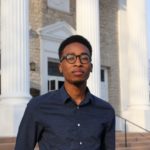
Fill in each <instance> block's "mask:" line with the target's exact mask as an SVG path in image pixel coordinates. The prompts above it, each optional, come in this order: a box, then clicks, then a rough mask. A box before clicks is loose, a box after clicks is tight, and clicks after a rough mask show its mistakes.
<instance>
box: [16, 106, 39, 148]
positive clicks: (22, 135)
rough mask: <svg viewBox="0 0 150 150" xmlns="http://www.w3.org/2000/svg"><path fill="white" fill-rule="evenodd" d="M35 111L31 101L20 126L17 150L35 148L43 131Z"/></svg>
mask: <svg viewBox="0 0 150 150" xmlns="http://www.w3.org/2000/svg"><path fill="white" fill-rule="evenodd" d="M34 111H35V109H34V108H33V105H32V104H31V103H29V104H28V105H27V108H26V110H25V113H24V115H23V118H22V121H21V123H20V126H19V130H18V135H17V139H16V145H15V150H34V147H35V145H36V143H37V141H38V138H39V135H40V132H41V129H40V127H39V125H38V123H37V121H36V119H35V115H34V114H35V112H34Z"/></svg>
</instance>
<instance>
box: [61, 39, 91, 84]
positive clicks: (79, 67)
mask: <svg viewBox="0 0 150 150" xmlns="http://www.w3.org/2000/svg"><path fill="white" fill-rule="evenodd" d="M68 54H74V55H76V56H79V55H81V54H85V55H86V54H87V55H88V56H90V52H89V50H88V48H87V47H86V46H84V45H83V44H81V43H78V42H74V43H71V44H69V45H67V46H66V47H65V48H64V50H63V52H62V56H61V57H63V56H66V55H68ZM85 59H86V58H85ZM59 70H60V72H62V73H63V75H64V78H65V82H67V83H70V84H82V83H86V81H87V79H88V77H89V74H90V72H91V71H92V64H91V62H88V63H82V62H80V59H79V57H77V59H76V61H75V62H74V63H71V64H70V63H68V62H67V60H66V59H63V60H62V61H61V62H60V65H59Z"/></svg>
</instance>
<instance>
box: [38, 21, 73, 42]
mask: <svg viewBox="0 0 150 150" xmlns="http://www.w3.org/2000/svg"><path fill="white" fill-rule="evenodd" d="M38 33H39V35H40V36H41V37H42V38H50V39H52V38H53V39H59V40H62V39H65V38H66V37H68V36H70V35H72V34H75V30H74V29H73V28H72V27H71V26H70V25H69V24H68V23H66V22H64V21H61V22H57V23H54V24H51V25H48V26H45V27H44V28H41V29H39V30H38Z"/></svg>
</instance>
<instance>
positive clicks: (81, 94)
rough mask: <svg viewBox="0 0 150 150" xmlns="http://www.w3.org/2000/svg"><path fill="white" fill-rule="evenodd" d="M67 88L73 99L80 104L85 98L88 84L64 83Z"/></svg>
mask: <svg viewBox="0 0 150 150" xmlns="http://www.w3.org/2000/svg"><path fill="white" fill-rule="evenodd" d="M64 86H65V89H66V91H67V93H68V94H69V96H70V97H71V98H72V99H73V101H74V102H75V103H76V104H77V105H79V104H80V103H81V102H82V101H83V100H84V98H85V93H86V84H81V85H74V84H68V83H65V84H64Z"/></svg>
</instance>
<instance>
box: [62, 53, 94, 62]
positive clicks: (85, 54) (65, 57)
mask: <svg viewBox="0 0 150 150" xmlns="http://www.w3.org/2000/svg"><path fill="white" fill-rule="evenodd" d="M68 56H74V58H75V59H74V61H73V62H70V61H69V58H68V59H67V57H68ZM82 56H88V58H89V61H88V62H83V60H82ZM77 57H78V58H79V60H80V63H81V64H88V63H90V62H91V56H90V55H89V54H87V53H83V54H80V55H75V54H66V55H64V56H62V57H61V58H60V62H62V61H63V60H64V59H66V61H67V62H68V63H69V64H74V63H75V62H76V61H77Z"/></svg>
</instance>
